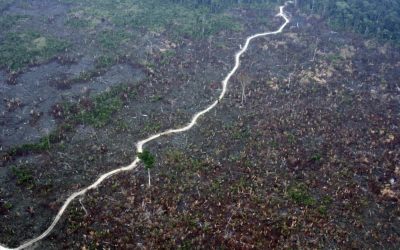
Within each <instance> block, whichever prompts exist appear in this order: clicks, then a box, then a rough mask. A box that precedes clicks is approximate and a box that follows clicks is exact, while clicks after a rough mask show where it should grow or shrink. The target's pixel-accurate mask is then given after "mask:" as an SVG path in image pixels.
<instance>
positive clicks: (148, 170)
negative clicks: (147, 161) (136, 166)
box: [147, 168, 151, 187]
mask: <svg viewBox="0 0 400 250" xmlns="http://www.w3.org/2000/svg"><path fill="white" fill-rule="evenodd" d="M147 174H148V175H149V187H150V186H151V180H150V168H148V169H147Z"/></svg>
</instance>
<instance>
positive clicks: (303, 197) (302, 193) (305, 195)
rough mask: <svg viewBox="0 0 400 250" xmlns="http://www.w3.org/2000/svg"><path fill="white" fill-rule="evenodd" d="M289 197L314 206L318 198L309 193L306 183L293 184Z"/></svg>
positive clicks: (301, 203)
mask: <svg viewBox="0 0 400 250" xmlns="http://www.w3.org/2000/svg"><path fill="white" fill-rule="evenodd" d="M288 195H289V197H290V198H291V199H292V200H293V201H295V202H296V203H298V204H300V205H305V206H313V205H315V204H316V202H317V201H316V200H315V198H314V197H312V196H311V195H310V194H309V191H308V189H307V187H306V186H305V185H304V184H298V185H295V186H292V187H290V188H289V190H288Z"/></svg>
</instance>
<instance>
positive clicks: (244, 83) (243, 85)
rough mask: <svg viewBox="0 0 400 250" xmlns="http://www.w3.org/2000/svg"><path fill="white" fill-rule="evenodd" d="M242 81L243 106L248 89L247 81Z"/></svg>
mask: <svg viewBox="0 0 400 250" xmlns="http://www.w3.org/2000/svg"><path fill="white" fill-rule="evenodd" d="M241 83H242V104H241V105H242V106H243V104H244V102H245V101H246V94H245V91H246V82H245V81H241Z"/></svg>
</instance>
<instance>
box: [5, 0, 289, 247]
mask: <svg viewBox="0 0 400 250" xmlns="http://www.w3.org/2000/svg"><path fill="white" fill-rule="evenodd" d="M289 3H292V2H291V1H289V2H286V3H285V5H282V6H280V7H279V13H278V14H277V16H279V17H282V18H283V19H284V20H285V22H284V23H283V24H282V25H281V26H280V28H279V29H278V30H276V31H271V32H265V33H258V34H255V35H252V36H250V37H247V39H246V42H245V44H244V46H243V47H242V49H241V50H240V51H238V52H237V53H236V55H235V66H234V67H233V68H232V70H231V71H230V72H229V73H228V74H227V76H226V77H225V79H224V80H223V81H222V92H221V94H220V95H219V97H218V99H217V100H216V101H214V102H213V103H212V104H211V105H209V106H208V107H207V108H205V109H203V110H201V111H199V112H198V113H196V114H195V115H194V116H193V117H192V119H191V121H190V122H189V123H188V124H187V125H186V126H184V127H181V128H176V129H169V130H167V131H164V132H161V133H158V134H155V135H152V136H150V137H148V138H146V139H144V140H141V141H139V142H138V143H137V144H136V150H137V153H141V152H143V146H144V145H145V144H146V143H148V142H150V141H153V140H155V139H157V138H159V137H161V136H164V135H170V134H177V133H182V132H185V131H188V130H190V129H191V128H192V127H193V126H194V125H196V123H197V120H198V119H199V118H200V117H201V116H203V115H205V114H206V113H208V112H209V111H211V110H212V109H214V108H215V107H216V106H217V105H218V103H219V101H220V100H222V99H223V98H224V96H225V94H226V91H227V88H228V83H229V80H230V79H231V77H232V76H233V75H234V74H235V72H236V71H237V69H238V68H239V66H240V57H241V55H242V54H243V53H245V52H246V50H247V49H248V47H249V44H250V42H251V41H252V40H253V39H255V38H258V37H262V36H268V35H276V34H279V33H281V32H282V30H283V29H284V28H285V27H286V25H287V24H289V22H290V19H289V17H288V16H287V15H286V14H285V12H284V8H285V7H286V6H287V5H288V4H289ZM139 162H140V160H139V158H138V157H136V159H135V160H134V161H133V162H132V163H131V164H129V165H128V166H124V167H121V168H118V169H115V170H112V171H110V172H108V173H105V174H103V175H101V176H100V177H99V178H98V179H97V180H96V181H95V182H94V183H93V184H91V185H90V186H88V187H86V188H84V189H82V190H80V191H78V192H75V193H73V194H71V195H70V196H69V197H68V199H67V200H66V201H65V202H64V204H63V206H62V207H61V208H60V210H59V211H58V213H57V215H56V217H55V218H54V219H53V222H52V223H51V225H50V226H49V227H48V228H47V229H46V231H44V232H43V233H42V234H41V235H39V236H38V237H36V238H34V239H31V240H29V241H27V242H25V243H23V244H21V245H20V246H19V247H16V248H7V247H5V246H2V245H0V250H10V249H24V248H27V247H29V246H31V245H33V244H34V243H36V242H38V241H40V240H42V239H43V238H45V237H46V236H47V235H49V234H50V233H51V231H53V229H54V227H55V226H56V225H57V223H58V222H59V220H60V218H61V216H62V215H63V214H64V212H65V210H66V209H67V207H68V206H69V205H70V203H71V202H72V201H73V200H74V199H75V198H77V197H78V196H82V195H84V194H85V193H86V192H87V191H89V190H91V189H95V188H97V187H98V186H99V185H100V184H101V183H102V182H103V181H104V180H105V179H107V178H109V177H111V176H113V175H116V174H118V173H121V172H125V171H130V170H133V169H135V168H136V167H138V165H139Z"/></svg>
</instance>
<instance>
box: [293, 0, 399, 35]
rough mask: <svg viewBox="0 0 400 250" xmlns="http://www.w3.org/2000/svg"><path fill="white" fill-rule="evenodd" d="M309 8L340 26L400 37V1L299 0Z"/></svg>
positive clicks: (305, 8)
mask: <svg viewBox="0 0 400 250" xmlns="http://www.w3.org/2000/svg"><path fill="white" fill-rule="evenodd" d="M297 5H298V6H299V7H301V8H303V9H304V10H306V11H309V12H312V13H317V14H320V15H322V16H324V17H326V18H328V20H329V22H330V23H331V24H332V25H334V26H335V27H338V28H345V29H353V30H355V31H357V32H359V33H361V34H364V35H368V36H374V37H378V38H383V39H388V40H396V41H400V2H399V1H393V0H380V1H378V0H374V1H368V0H342V1H330V0H319V1H316V0H297Z"/></svg>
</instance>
